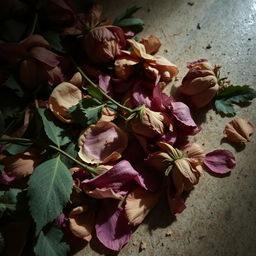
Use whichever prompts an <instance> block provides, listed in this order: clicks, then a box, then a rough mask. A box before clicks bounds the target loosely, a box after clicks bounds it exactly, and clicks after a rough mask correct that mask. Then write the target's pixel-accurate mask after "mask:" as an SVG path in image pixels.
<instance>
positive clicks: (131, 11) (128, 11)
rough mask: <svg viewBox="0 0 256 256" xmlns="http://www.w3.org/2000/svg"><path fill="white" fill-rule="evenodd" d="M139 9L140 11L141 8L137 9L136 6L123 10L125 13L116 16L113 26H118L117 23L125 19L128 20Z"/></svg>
mask: <svg viewBox="0 0 256 256" xmlns="http://www.w3.org/2000/svg"><path fill="white" fill-rule="evenodd" d="M139 9H141V7H138V6H136V5H134V6H132V7H130V8H127V9H126V10H125V12H123V13H122V14H120V15H119V16H117V17H116V18H115V20H114V22H113V25H115V26H118V23H119V22H120V21H121V20H123V19H126V18H130V17H131V16H132V15H133V14H134V13H135V12H137V11H138V10H139Z"/></svg>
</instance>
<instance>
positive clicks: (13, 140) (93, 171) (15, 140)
mask: <svg viewBox="0 0 256 256" xmlns="http://www.w3.org/2000/svg"><path fill="white" fill-rule="evenodd" d="M9 142H11V143H16V144H20V143H34V144H36V145H38V146H40V147H43V148H51V149H54V150H55V151H57V152H59V153H61V154H62V155H64V156H66V157H67V158H69V159H70V160H72V161H74V162H75V163H77V164H78V165H80V166H82V167H83V168H85V169H86V170H87V171H89V172H90V174H91V175H92V176H93V177H94V176H95V174H97V171H96V169H95V168H93V167H90V166H88V165H87V164H84V163H82V162H80V161H79V160H77V159H75V158H74V157H72V156H71V155H69V154H68V153H66V152H65V151H63V150H62V149H60V148H58V147H56V146H54V145H51V144H50V145H42V144H40V143H38V142H36V141H34V140H31V139H26V138H14V137H13V138H1V139H0V144H5V143H9Z"/></svg>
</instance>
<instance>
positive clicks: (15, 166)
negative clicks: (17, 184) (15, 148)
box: [1, 148, 41, 179]
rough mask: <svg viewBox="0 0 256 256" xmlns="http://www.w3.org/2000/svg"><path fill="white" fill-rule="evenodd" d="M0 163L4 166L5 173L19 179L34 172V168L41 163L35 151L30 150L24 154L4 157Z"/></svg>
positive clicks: (37, 152) (38, 154) (38, 153)
mask: <svg viewBox="0 0 256 256" xmlns="http://www.w3.org/2000/svg"><path fill="white" fill-rule="evenodd" d="M1 161H2V163H3V164H4V165H5V172H8V173H10V174H11V175H12V176H14V177H15V178H17V179H21V178H24V177H26V176H28V175H30V174H31V173H32V172H33V171H34V169H35V167H36V166H37V165H38V164H39V163H40V162H41V157H40V152H39V151H38V150H37V149H34V148H30V149H29V150H28V151H26V152H24V153H20V154H17V155H14V156H6V157H5V158H3V159H2V160H1Z"/></svg>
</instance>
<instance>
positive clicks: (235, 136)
mask: <svg viewBox="0 0 256 256" xmlns="http://www.w3.org/2000/svg"><path fill="white" fill-rule="evenodd" d="M254 130H255V126H254V125H253V124H252V123H251V122H249V121H247V120H245V119H242V118H236V119H234V120H232V121H230V122H229V123H228V124H227V125H226V126H225V128H224V132H223V133H224V135H225V137H226V138H227V140H229V141H233V142H248V141H250V136H251V135H252V134H253V132H254Z"/></svg>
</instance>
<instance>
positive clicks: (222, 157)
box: [204, 149, 236, 174]
mask: <svg viewBox="0 0 256 256" xmlns="http://www.w3.org/2000/svg"><path fill="white" fill-rule="evenodd" d="M204 165H205V166H207V167H208V168H209V169H210V170H211V171H212V172H214V173H218V174H225V173H228V172H230V171H231V169H233V168H235V166H236V159H235V157H234V155H233V154H232V152H230V151H229V150H225V149H217V150H214V151H212V152H210V153H208V154H206V156H205V159H204Z"/></svg>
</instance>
